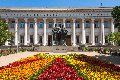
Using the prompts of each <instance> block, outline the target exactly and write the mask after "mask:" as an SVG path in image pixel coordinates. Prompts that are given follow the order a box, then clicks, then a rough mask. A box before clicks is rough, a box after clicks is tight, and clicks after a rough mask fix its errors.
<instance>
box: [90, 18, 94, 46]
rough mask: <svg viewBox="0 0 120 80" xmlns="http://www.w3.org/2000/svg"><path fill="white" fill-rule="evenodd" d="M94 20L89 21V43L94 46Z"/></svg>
mask: <svg viewBox="0 0 120 80" xmlns="http://www.w3.org/2000/svg"><path fill="white" fill-rule="evenodd" d="M94 20H95V19H91V42H92V45H95V33H94Z"/></svg>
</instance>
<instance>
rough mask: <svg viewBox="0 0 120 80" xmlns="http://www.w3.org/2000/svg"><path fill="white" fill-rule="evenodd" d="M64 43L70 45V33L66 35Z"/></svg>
mask: <svg viewBox="0 0 120 80" xmlns="http://www.w3.org/2000/svg"><path fill="white" fill-rule="evenodd" d="M66 45H67V46H71V35H67V38H66Z"/></svg>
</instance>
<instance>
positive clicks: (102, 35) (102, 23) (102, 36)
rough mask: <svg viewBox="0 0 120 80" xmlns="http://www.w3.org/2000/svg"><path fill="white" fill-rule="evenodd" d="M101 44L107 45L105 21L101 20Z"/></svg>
mask: <svg viewBox="0 0 120 80" xmlns="http://www.w3.org/2000/svg"><path fill="white" fill-rule="evenodd" d="M101 42H102V45H105V35H104V19H103V18H102V19H101Z"/></svg>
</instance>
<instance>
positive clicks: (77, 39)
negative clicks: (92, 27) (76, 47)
mask: <svg viewBox="0 0 120 80" xmlns="http://www.w3.org/2000/svg"><path fill="white" fill-rule="evenodd" d="M76 43H77V44H79V36H78V35H77V36H76Z"/></svg>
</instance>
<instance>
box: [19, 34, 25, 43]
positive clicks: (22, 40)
mask: <svg viewBox="0 0 120 80" xmlns="http://www.w3.org/2000/svg"><path fill="white" fill-rule="evenodd" d="M20 43H22V44H23V43H24V36H23V35H20Z"/></svg>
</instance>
